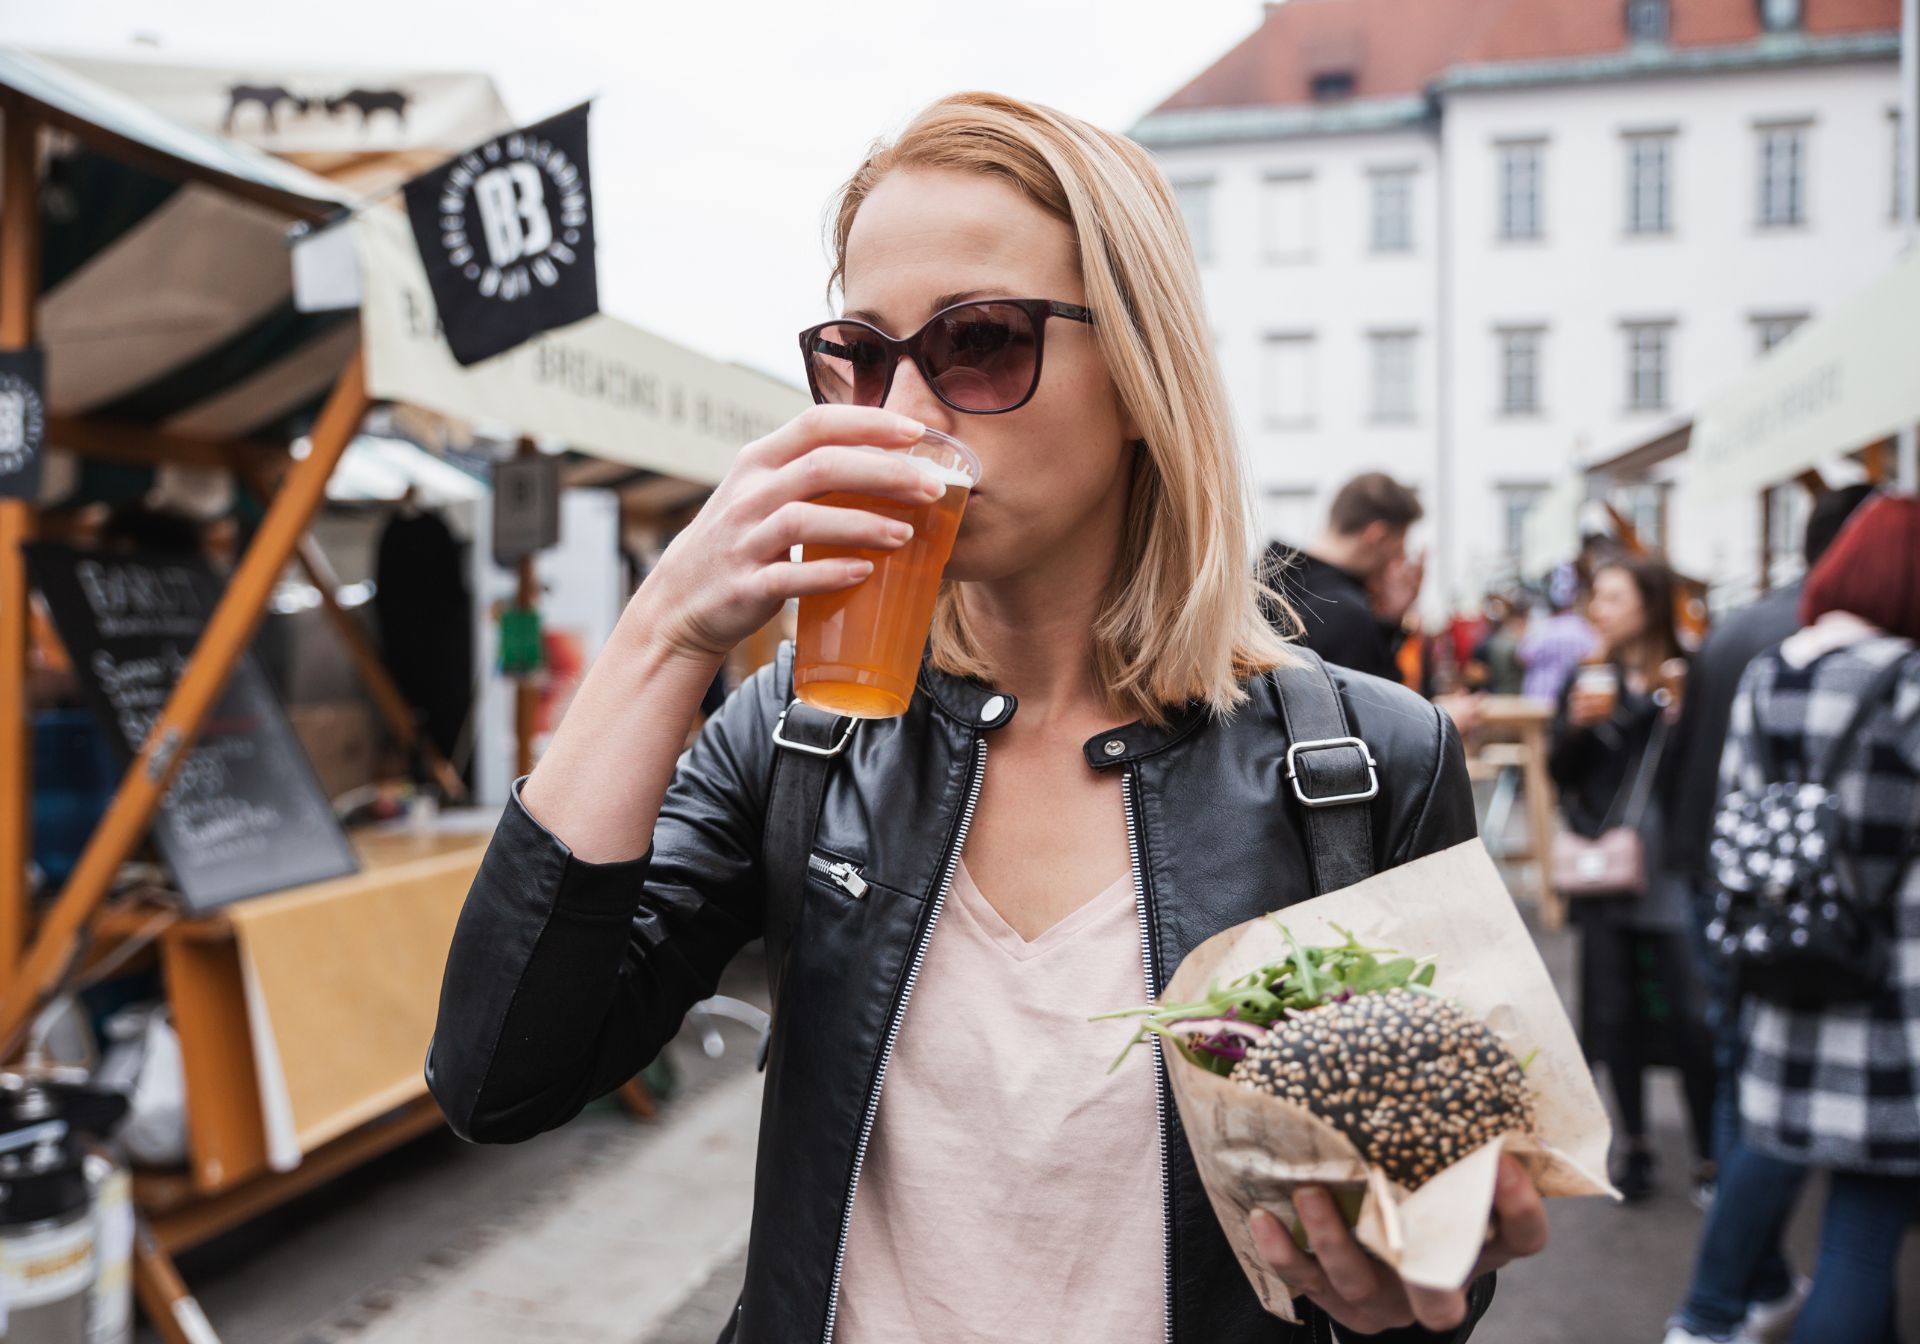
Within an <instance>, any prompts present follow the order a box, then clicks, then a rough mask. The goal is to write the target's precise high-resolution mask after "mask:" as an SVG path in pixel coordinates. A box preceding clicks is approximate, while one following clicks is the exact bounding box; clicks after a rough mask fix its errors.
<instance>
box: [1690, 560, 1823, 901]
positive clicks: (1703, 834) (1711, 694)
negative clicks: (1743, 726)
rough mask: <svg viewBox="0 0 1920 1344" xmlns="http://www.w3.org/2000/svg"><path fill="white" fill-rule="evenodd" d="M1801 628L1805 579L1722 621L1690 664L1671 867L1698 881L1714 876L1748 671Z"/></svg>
mask: <svg viewBox="0 0 1920 1344" xmlns="http://www.w3.org/2000/svg"><path fill="white" fill-rule="evenodd" d="M1799 628H1800V585H1799V584H1794V585H1793V586H1792V587H1790V588H1782V589H1779V590H1777V591H1775V592H1771V593H1767V594H1766V595H1764V596H1762V597H1760V598H1757V599H1756V600H1754V601H1753V602H1750V603H1748V604H1747V605H1746V606H1744V607H1742V608H1741V609H1740V610H1739V611H1736V612H1734V613H1733V614H1732V615H1730V616H1728V617H1727V618H1726V619H1725V620H1723V621H1721V622H1720V624H1719V625H1718V626H1717V627H1715V629H1714V631H1713V633H1712V634H1711V635H1709V636H1708V637H1707V642H1706V643H1705V644H1703V645H1702V646H1701V647H1700V652H1699V653H1698V654H1697V655H1696V656H1695V657H1694V660H1693V663H1692V666H1690V667H1689V668H1688V669H1687V696H1686V703H1685V704H1684V705H1683V706H1682V707H1681V710H1680V722H1679V724H1678V725H1677V726H1676V727H1675V729H1674V741H1673V748H1672V749H1673V753H1674V765H1673V807H1672V809H1671V812H1670V814H1669V821H1670V825H1669V826H1668V832H1667V845H1666V855H1665V859H1666V866H1667V870H1668V871H1669V872H1672V873H1674V874H1676V875H1677V876H1680V877H1685V878H1689V879H1691V880H1693V881H1695V882H1705V881H1707V879H1708V876H1709V874H1710V871H1711V869H1710V867H1709V865H1708V863H1707V841H1708V840H1709V839H1710V838H1711V837H1710V836H1709V832H1710V831H1712V829H1713V810H1714V799H1715V795H1716V792H1717V790H1718V788H1719V783H1720V755H1721V753H1722V751H1723V750H1725V748H1726V745H1727V725H1728V723H1729V722H1730V721H1731V719H1732V717H1733V698H1734V693H1735V692H1736V691H1738V690H1739V688H1740V676H1741V674H1742V673H1744V672H1745V671H1746V670H1747V664H1749V663H1751V662H1752V661H1753V660H1754V659H1755V658H1756V657H1758V656H1759V655H1760V654H1761V653H1762V652H1763V651H1765V650H1767V649H1770V648H1772V647H1773V646H1774V645H1776V644H1778V643H1779V642H1780V641H1781V640H1783V639H1785V638H1786V637H1787V636H1788V635H1790V634H1792V633H1793V632H1794V631H1795V630H1798V629H1799Z"/></svg>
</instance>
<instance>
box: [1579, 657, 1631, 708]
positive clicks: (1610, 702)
mask: <svg viewBox="0 0 1920 1344" xmlns="http://www.w3.org/2000/svg"><path fill="white" fill-rule="evenodd" d="M1573 689H1574V690H1575V691H1577V692H1579V693H1580V694H1581V695H1585V696H1589V697H1591V698H1593V699H1594V700H1596V701H1599V702H1602V703H1603V704H1604V706H1605V707H1604V708H1602V709H1600V710H1598V711H1597V717H1598V718H1601V719H1605V718H1611V717H1612V715H1613V711H1614V709H1615V708H1616V707H1618V705H1619V703H1620V670H1619V669H1618V668H1616V667H1615V666H1614V665H1613V664H1612V663H1586V664H1583V665H1582V666H1581V668H1580V670H1579V671H1577V672H1575V673H1574V678H1573Z"/></svg>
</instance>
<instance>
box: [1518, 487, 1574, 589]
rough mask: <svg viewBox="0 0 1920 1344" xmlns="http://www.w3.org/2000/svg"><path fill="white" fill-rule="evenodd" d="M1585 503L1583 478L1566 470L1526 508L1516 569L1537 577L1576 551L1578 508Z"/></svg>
mask: <svg viewBox="0 0 1920 1344" xmlns="http://www.w3.org/2000/svg"><path fill="white" fill-rule="evenodd" d="M1586 502H1587V478H1586V476H1585V475H1584V474H1583V473H1581V472H1577V471H1569V472H1568V473H1567V474H1566V475H1564V476H1562V477H1561V478H1560V479H1559V480H1558V481H1556V482H1554V485H1553V488H1552V489H1551V490H1549V491H1547V493H1546V494H1545V495H1543V496H1542V497H1541V498H1540V501H1539V502H1538V503H1536V504H1535V505H1534V506H1533V507H1532V508H1531V509H1529V510H1528V511H1527V519H1526V522H1525V524H1523V525H1522V527H1521V529H1520V572H1521V574H1522V575H1524V576H1526V577H1527V578H1530V579H1531V578H1538V577H1539V576H1540V575H1542V574H1545V573H1546V572H1547V571H1549V570H1551V569H1552V568H1553V567H1554V566H1555V565H1560V564H1564V563H1566V562H1567V561H1569V560H1571V559H1573V558H1574V557H1575V556H1577V555H1579V554H1580V507H1581V505H1583V504H1585V503H1586Z"/></svg>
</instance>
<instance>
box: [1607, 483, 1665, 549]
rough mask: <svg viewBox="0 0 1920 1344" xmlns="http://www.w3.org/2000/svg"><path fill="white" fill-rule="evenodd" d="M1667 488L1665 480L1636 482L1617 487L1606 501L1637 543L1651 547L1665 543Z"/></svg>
mask: <svg viewBox="0 0 1920 1344" xmlns="http://www.w3.org/2000/svg"><path fill="white" fill-rule="evenodd" d="M1668 489H1669V487H1668V486H1667V484H1666V482H1664V481H1639V482H1636V483H1634V484H1632V485H1623V486H1621V487H1619V488H1618V489H1616V490H1615V491H1614V492H1613V497H1612V499H1611V500H1610V501H1609V502H1610V503H1612V505H1613V508H1614V512H1616V513H1618V514H1619V515H1620V516H1621V517H1622V518H1623V519H1625V520H1626V523H1627V526H1628V527H1631V528H1632V529H1633V534H1634V536H1635V537H1636V538H1638V539H1639V541H1640V543H1641V544H1642V545H1643V546H1647V547H1649V548H1651V549H1653V550H1665V549H1666V545H1667V491H1668Z"/></svg>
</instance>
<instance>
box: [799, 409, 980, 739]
mask: <svg viewBox="0 0 1920 1344" xmlns="http://www.w3.org/2000/svg"><path fill="white" fill-rule="evenodd" d="M876 451H878V450H876ZM899 451H903V452H905V453H906V454H907V455H908V456H910V457H911V458H912V459H913V461H914V464H915V465H916V466H918V467H921V468H922V469H924V470H925V471H927V472H929V473H930V474H932V475H934V476H937V477H938V478H939V479H940V480H941V481H943V482H945V484H946V487H947V493H946V494H944V495H942V496H941V497H940V498H938V499H936V500H933V501H932V502H931V503H927V504H918V505H907V504H900V503H897V502H895V501H893V500H890V499H876V498H874V497H873V496H871V495H856V494H846V493H840V494H831V495H823V496H821V498H820V500H819V502H820V503H822V504H827V505H832V506H834V507H837V508H846V509H864V510H867V511H868V512H870V513H878V514H884V515H885V516H886V517H888V518H895V519H898V520H899V521H901V522H904V523H908V524H911V525H912V527H913V539H912V540H911V541H909V542H907V544H906V545H904V546H901V547H899V548H897V549H895V550H891V551H869V550H862V549H860V548H857V547H852V546H808V547H806V548H805V550H804V552H803V555H802V558H803V559H805V560H831V559H836V558H845V559H862V560H871V561H872V562H873V573H871V574H869V575H868V576H867V577H866V578H865V579H863V580H862V581H861V582H860V583H859V584H857V585H855V586H854V587H852V588H848V589H845V590H843V591H841V592H837V593H823V594H820V595H818V596H814V597H803V598H801V599H800V623H799V628H798V630H797V631H796V632H795V641H794V645H795V648H794V665H793V685H794V694H796V695H798V696H799V697H800V698H801V699H802V700H804V701H806V702H807V703H808V704H810V705H813V706H814V707H815V708H818V709H824V710H826V711H828V712H829V713H833V714H846V715H849V716H850V717H852V718H856V719H890V718H894V717H896V716H897V715H901V714H904V713H906V712H907V702H908V701H910V700H911V699H912V698H913V684H914V680H915V678H916V677H917V676H918V675H919V671H920V655H921V652H922V651H923V650H924V649H925V648H926V643H927V631H928V629H929V627H931V626H932V624H933V600H934V598H935V597H936V596H937V595H938V594H939V591H940V574H941V571H943V570H944V569H946V567H947V557H948V556H950V555H951V554H952V553H953V538H954V535H955V534H956V533H957V532H959V530H960V515H961V514H962V513H963V512H964V511H965V510H966V507H967V498H968V496H969V494H970V493H971V491H972V489H973V486H974V485H975V483H977V482H978V481H979V479H980V459H979V458H977V457H975V456H974V454H973V450H972V449H970V448H968V447H967V446H966V445H965V444H963V443H961V442H960V441H959V440H958V439H954V438H951V437H949V436H947V435H945V434H942V433H940V432H939V431H938V430H932V429H930V430H928V431H927V433H926V436H925V437H924V438H921V439H920V440H918V441H917V442H915V443H914V444H912V445H911V446H910V447H907V448H905V449H902V450H899Z"/></svg>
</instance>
